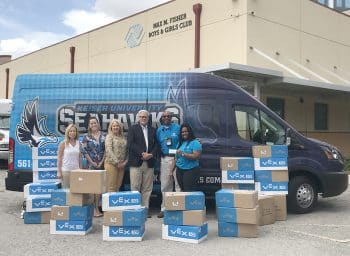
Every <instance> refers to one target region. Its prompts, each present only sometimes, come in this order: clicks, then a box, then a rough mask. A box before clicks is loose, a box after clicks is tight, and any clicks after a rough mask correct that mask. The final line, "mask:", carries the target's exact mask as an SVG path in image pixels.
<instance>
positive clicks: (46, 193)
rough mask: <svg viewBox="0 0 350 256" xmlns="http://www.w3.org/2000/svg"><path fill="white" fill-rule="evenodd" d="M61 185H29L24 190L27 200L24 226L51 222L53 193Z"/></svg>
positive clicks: (56, 183)
mask: <svg viewBox="0 0 350 256" xmlns="http://www.w3.org/2000/svg"><path fill="white" fill-rule="evenodd" d="M59 186H60V183H58V182H55V183H29V184H26V185H25V186H24V188H23V192H24V198H25V200H26V211H25V212H24V215H23V219H24V224H48V223H49V222H50V214H51V213H50V211H51V192H52V191H54V190H55V189H58V187H59Z"/></svg>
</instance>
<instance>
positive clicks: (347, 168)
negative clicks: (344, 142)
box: [344, 158, 350, 173]
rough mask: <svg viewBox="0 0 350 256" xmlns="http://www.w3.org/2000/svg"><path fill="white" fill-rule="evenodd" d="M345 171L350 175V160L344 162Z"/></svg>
mask: <svg viewBox="0 0 350 256" xmlns="http://www.w3.org/2000/svg"><path fill="white" fill-rule="evenodd" d="M344 170H345V171H347V172H349V173H350V158H349V159H345V161H344Z"/></svg>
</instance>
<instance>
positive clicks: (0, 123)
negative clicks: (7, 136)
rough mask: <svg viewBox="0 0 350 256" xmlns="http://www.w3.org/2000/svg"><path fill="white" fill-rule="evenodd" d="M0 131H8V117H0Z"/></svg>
mask: <svg viewBox="0 0 350 256" xmlns="http://www.w3.org/2000/svg"><path fill="white" fill-rule="evenodd" d="M0 129H3V130H8V129H10V117H9V116H0Z"/></svg>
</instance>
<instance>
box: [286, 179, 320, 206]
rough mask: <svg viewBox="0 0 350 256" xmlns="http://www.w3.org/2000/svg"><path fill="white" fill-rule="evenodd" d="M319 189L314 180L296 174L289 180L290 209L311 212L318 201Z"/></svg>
mask: <svg viewBox="0 0 350 256" xmlns="http://www.w3.org/2000/svg"><path fill="white" fill-rule="evenodd" d="M317 197H318V194H317V189H316V186H315V184H314V182H313V181H312V180H310V179H309V178H307V177H305V176H296V177H294V178H292V179H291V180H290V181H289V187H288V210H289V211H291V212H294V213H308V212H311V211H312V210H313V209H314V207H315V205H316V202H317Z"/></svg>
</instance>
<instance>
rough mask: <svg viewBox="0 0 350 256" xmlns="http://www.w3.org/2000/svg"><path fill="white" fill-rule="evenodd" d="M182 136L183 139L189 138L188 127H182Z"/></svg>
mask: <svg viewBox="0 0 350 256" xmlns="http://www.w3.org/2000/svg"><path fill="white" fill-rule="evenodd" d="M181 136H182V139H183V140H188V129H187V127H182V129H181Z"/></svg>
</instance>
